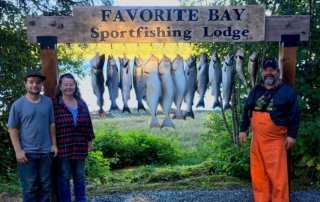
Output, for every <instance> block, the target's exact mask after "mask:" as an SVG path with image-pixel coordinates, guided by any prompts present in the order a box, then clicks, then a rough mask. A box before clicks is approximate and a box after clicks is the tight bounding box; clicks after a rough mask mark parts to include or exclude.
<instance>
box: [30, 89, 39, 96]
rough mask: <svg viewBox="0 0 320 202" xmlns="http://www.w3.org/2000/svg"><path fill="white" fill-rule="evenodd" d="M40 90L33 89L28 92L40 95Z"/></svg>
mask: <svg viewBox="0 0 320 202" xmlns="http://www.w3.org/2000/svg"><path fill="white" fill-rule="evenodd" d="M40 92H41V91H40V90H39V91H36V92H34V91H31V90H29V91H28V93H30V94H32V95H40Z"/></svg>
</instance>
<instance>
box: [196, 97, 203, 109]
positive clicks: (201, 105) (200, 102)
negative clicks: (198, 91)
mask: <svg viewBox="0 0 320 202" xmlns="http://www.w3.org/2000/svg"><path fill="white" fill-rule="evenodd" d="M198 107H203V108H204V100H203V99H200V100H199V102H198V104H197V106H196V108H198Z"/></svg>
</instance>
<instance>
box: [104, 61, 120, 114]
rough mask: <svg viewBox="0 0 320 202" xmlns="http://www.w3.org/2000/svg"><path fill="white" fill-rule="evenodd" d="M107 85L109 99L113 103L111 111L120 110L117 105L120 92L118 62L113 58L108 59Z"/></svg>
mask: <svg viewBox="0 0 320 202" xmlns="http://www.w3.org/2000/svg"><path fill="white" fill-rule="evenodd" d="M106 85H107V86H108V91H109V98H110V101H111V106H110V111H112V110H119V107H118V105H117V103H116V99H117V97H118V92H119V72H118V67H117V64H116V60H115V59H114V57H113V56H109V57H108V63H107V80H106Z"/></svg>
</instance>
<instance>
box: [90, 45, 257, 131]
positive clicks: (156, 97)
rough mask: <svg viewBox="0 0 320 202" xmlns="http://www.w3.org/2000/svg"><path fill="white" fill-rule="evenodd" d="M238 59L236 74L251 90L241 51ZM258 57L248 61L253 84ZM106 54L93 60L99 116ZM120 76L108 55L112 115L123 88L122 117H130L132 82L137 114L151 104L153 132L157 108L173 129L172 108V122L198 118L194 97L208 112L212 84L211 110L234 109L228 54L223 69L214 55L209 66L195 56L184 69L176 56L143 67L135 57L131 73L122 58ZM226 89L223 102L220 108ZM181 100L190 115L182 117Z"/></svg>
mask: <svg viewBox="0 0 320 202" xmlns="http://www.w3.org/2000/svg"><path fill="white" fill-rule="evenodd" d="M234 59H235V60H236V71H237V73H238V75H239V77H240V79H241V80H243V82H244V84H245V86H246V87H247V90H248V83H247V80H246V78H245V75H244V71H243V52H242V50H239V51H238V52H237V53H236V55H235V57H234ZM256 59H257V54H255V53H254V54H252V55H251V56H250V60H249V64H248V67H249V73H250V75H252V82H253V83H255V82H256V79H255V76H256V69H257V62H256ZM104 62H105V55H104V54H103V55H99V54H98V53H97V54H96V55H95V57H94V58H93V59H92V60H91V61H90V63H91V65H92V69H91V73H92V77H91V81H92V87H93V91H94V94H95V95H96V96H97V104H98V106H99V114H102V113H103V108H102V106H103V93H104V76H103V66H104ZM119 63H120V77H119V73H118V67H117V64H116V60H115V59H114V57H112V56H109V57H108V59H107V70H106V77H107V78H106V83H105V84H106V86H107V87H108V91H109V97H110V100H111V106H110V111H111V110H119V107H118V106H117V103H116V98H117V97H118V90H119V87H120V89H121V94H122V101H123V110H122V111H123V112H125V111H127V112H129V113H130V109H129V107H128V100H129V99H130V91H131V88H132V83H133V86H134V90H135V94H136V99H137V102H138V106H137V109H138V111H139V110H145V107H144V105H143V102H142V100H143V99H145V100H146V101H147V105H148V107H149V110H150V112H151V115H152V119H151V124H150V127H159V126H160V125H159V122H158V120H157V109H158V104H160V106H161V107H162V110H163V112H164V115H165V119H164V120H163V123H162V125H161V127H171V128H174V125H173V123H172V121H171V118H170V116H169V115H170V111H171V106H172V103H175V106H176V111H175V113H174V116H173V118H174V119H185V118H186V117H192V118H194V113H193V111H192V106H193V101H194V96H195V92H196V91H197V92H198V93H199V95H200V99H199V102H198V103H197V105H196V107H205V105H204V96H205V93H206V90H207V87H208V85H210V87H211V95H212V96H213V98H214V99H213V108H216V107H221V104H222V106H223V108H224V109H228V108H230V107H231V106H230V99H231V93H232V86H233V72H234V70H233V57H230V56H229V55H227V56H226V57H225V60H224V62H223V64H222V68H221V62H220V60H219V58H218V55H217V53H215V52H214V53H213V54H212V57H211V59H210V62H209V63H208V58H207V55H206V54H205V53H202V54H201V55H200V58H199V61H198V63H197V62H196V58H195V56H193V55H191V56H190V57H189V58H188V59H187V60H186V67H184V61H183V58H182V57H181V56H180V55H177V56H176V58H175V59H174V60H173V61H171V60H170V59H169V58H168V57H166V56H163V58H162V59H161V60H159V59H158V58H157V57H155V56H154V55H152V56H151V57H150V58H149V59H148V60H147V61H146V62H145V63H144V61H143V60H142V59H141V57H139V56H138V57H135V58H134V64H133V71H132V72H131V69H130V65H129V63H130V60H129V59H128V58H126V57H123V58H119ZM221 86H222V100H223V103H220V100H219V98H220V96H221V92H220V89H221ZM183 100H184V101H185V102H186V104H187V109H186V112H185V113H184V114H183V112H182V110H181V104H182V102H183Z"/></svg>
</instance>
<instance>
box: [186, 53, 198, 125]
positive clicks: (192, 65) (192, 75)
mask: <svg viewBox="0 0 320 202" xmlns="http://www.w3.org/2000/svg"><path fill="white" fill-rule="evenodd" d="M185 75H186V79H187V92H186V95H185V97H184V100H185V102H186V103H187V110H186V112H185V114H184V116H185V117H188V116H189V117H191V118H193V119H194V113H193V111H192V106H193V100H194V95H195V92H196V90H197V64H196V57H195V56H194V55H190V56H189V58H188V59H187V61H186V68H185Z"/></svg>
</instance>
